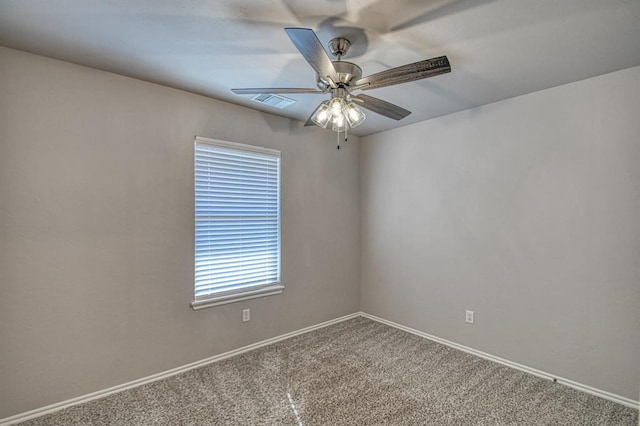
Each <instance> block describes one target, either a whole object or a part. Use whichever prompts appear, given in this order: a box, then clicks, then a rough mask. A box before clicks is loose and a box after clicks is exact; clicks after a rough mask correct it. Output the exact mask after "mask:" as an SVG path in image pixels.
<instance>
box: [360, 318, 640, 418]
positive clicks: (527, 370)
mask: <svg viewBox="0 0 640 426" xmlns="http://www.w3.org/2000/svg"><path fill="white" fill-rule="evenodd" d="M360 315H361V316H363V317H365V318H369V319H371V320H373V321H377V322H380V323H382V324H386V325H389V326H391V327H394V328H397V329H400V330H403V331H406V332H409V333H411V334H415V335H416V336H420V337H424V338H425V339H429V340H433V341H434V342H438V343H441V344H443V345H446V346H449V347H452V348H455V349H458V350H461V351H463V352H467V353H470V354H472V355H475V356H478V357H480V358H484V359H486V360H489V361H493V362H497V363H498V364H502V365H506V366H507V367H511V368H515V369H516V370H520V371H524V372H525V373H529V374H533V375H534V376H538V377H542V378H544V379H549V380H555V381H556V382H557V383H560V384H563V385H565V386H569V387H571V388H574V389H577V390H579V391H582V392H586V393H588V394H591V395H595V396H598V397H600V398H604V399H608V400H610V401H613V402H617V403H618V404H622V405H625V406H627V407H631V408H635V409H636V410H637V409H640V402H639V401H634V400H632V399H629V398H626V397H624V396H620V395H616V394H613V393H611V392H607V391H604V390H601V389H596V388H594V387H592V386H588V385H585V384H582V383H578V382H576V381H573V380H569V379H565V378H563V377H558V376H556V375H554V374H551V373H547V372H545V371H542V370H538V369H537V368H532V367H527V366H526V365H522V364H518V363H517V362H513V361H509V360H508V359H504V358H500V357H497V356H495V355H491V354H488V353H486V352H482V351H479V350H477V349H473V348H470V347H468V346H464V345H461V344H459V343H455V342H451V341H449V340H446V339H443V338H441V337H437V336H434V335H431V334H428V333H424V332H422V331H419V330H416V329H413V328H411V327H407V326H404V325H402V324H398V323H395V322H393V321H389V320H386V319H384V318H380V317H377V316H375V315H371V314H368V313H366V312H360Z"/></svg>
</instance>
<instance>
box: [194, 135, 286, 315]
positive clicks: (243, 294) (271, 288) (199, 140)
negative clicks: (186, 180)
mask: <svg viewBox="0 0 640 426" xmlns="http://www.w3.org/2000/svg"><path fill="white" fill-rule="evenodd" d="M199 144H204V145H211V146H214V147H219V148H222V149H231V150H236V151H242V152H248V153H257V154H262V155H268V156H272V157H277V159H278V160H277V164H278V173H277V247H278V262H277V281H275V282H273V283H269V284H263V285H256V286H252V287H248V288H245V289H242V288H240V289H232V290H227V291H224V290H222V291H218V292H214V293H211V294H208V295H204V296H198V297H197V296H196V275H195V271H196V269H195V268H196V258H197V255H196V252H195V250H196V248H195V245H196V241H197V239H198V234H197V232H198V231H197V217H196V196H197V192H196V158H197V147H198V145H199ZM281 160H282V157H281V152H280V151H279V150H277V149H272V148H264V147H259V146H254V145H248V144H242V143H237V142H229V141H224V140H219V139H210V138H205V137H201V136H196V137H195V139H194V141H193V157H192V161H193V197H192V202H193V218H194V227H193V229H194V235H193V244H194V257H193V268H194V269H193V271H194V276H193V282H192V285H193V301H192V302H191V307H192V308H193V309H194V310H198V309H203V308H208V307H212V306H218V305H223V304H227V303H234V302H239V301H242V300H249V299H254V298H257V297H265V296H272V295H275V294H280V293H282V292H283V291H284V285H282V247H281V245H282V224H281V216H282V210H281V206H282V203H281V186H282V161H281Z"/></svg>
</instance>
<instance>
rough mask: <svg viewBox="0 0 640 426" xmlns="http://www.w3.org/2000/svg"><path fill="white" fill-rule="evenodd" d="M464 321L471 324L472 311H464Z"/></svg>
mask: <svg viewBox="0 0 640 426" xmlns="http://www.w3.org/2000/svg"><path fill="white" fill-rule="evenodd" d="M465 321H466V322H467V324H473V311H466V315H465Z"/></svg>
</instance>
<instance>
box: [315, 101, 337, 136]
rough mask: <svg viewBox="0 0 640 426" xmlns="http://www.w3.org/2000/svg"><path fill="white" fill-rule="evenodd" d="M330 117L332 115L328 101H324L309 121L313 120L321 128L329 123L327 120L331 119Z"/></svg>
mask: <svg viewBox="0 0 640 426" xmlns="http://www.w3.org/2000/svg"><path fill="white" fill-rule="evenodd" d="M331 117H332V115H331V107H329V101H324V102H323V103H321V104H320V106H319V107H318V108H317V109H316V111H315V112H314V113H313V115H312V116H311V121H313V122H314V123H316V124H317V125H318V126H320V127H322V128H323V129H326V128H327V126H328V125H329V121H331Z"/></svg>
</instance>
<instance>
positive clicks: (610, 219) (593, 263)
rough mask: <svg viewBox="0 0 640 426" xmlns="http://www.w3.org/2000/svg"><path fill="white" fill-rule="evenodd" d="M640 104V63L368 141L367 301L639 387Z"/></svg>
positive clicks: (594, 380)
mask: <svg viewBox="0 0 640 426" xmlns="http://www.w3.org/2000/svg"><path fill="white" fill-rule="evenodd" d="M639 111H640V67H636V68H631V69H627V70H624V71H620V72H617V73H613V74H608V75H604V76H600V77H597V78H593V79H590V80H585V81H581V82H577V83H573V84H569V85H566V86H561V87H557V88H553V89H549V90H545V91H542V92H538V93H533V94H529V95H526V96H522V97H519V98H514V99H511V100H507V101H504V102H500V103H496V104H492V105H487V106H484V107H480V108H475V109H472V110H468V111H464V112H461V113H458V114H454V115H450V116H446V117H441V118H438V119H435V120H430V121H427V122H422V123H418V124H415V125H412V126H408V127H404V128H400V129H396V130H392V131H389V132H386V133H381V134H376V135H373V136H369V137H366V138H363V139H362V140H361V166H360V167H361V204H360V205H361V211H362V216H361V237H362V242H361V247H362V270H361V294H362V305H361V306H362V309H363V311H365V312H368V313H371V314H374V315H378V316H381V317H383V318H386V319H389V320H391V321H395V322H398V323H401V324H404V325H407V326H410V327H413V328H416V329H418V330H421V331H424V332H427V333H431V334H433V335H436V336H439V337H442V338H445V339H449V340H452V341H454V342H457V343H460V344H463V345H467V346H470V347H472V348H475V349H478V350H481V351H485V352H488V353H490V354H493V355H497V356H500V357H503V358H506V359H509V360H512V361H515V362H519V363H522V364H525V365H528V366H531V367H535V368H538V369H541V370H544V371H547V372H550V373H554V374H557V375H559V376H562V377H564V378H568V379H573V380H575V381H578V382H581V383H584V384H588V385H591V386H594V387H596V388H599V389H603V390H607V391H610V392H613V393H615V394H618V395H622V396H625V397H627V398H630V399H633V400H635V399H636V398H637V397H638V383H639V381H640V365H639V362H638V360H640V118H639V117H640V116H639V115H638V114H639ZM465 309H470V310H473V311H475V316H476V323H475V325H466V324H465V322H464V311H465Z"/></svg>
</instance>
